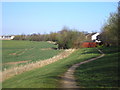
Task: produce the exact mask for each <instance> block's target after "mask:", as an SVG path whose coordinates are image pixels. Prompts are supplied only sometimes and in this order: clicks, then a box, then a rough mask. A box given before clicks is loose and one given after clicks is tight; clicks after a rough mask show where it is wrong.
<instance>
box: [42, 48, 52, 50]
mask: <svg viewBox="0 0 120 90" xmlns="http://www.w3.org/2000/svg"><path fill="white" fill-rule="evenodd" d="M40 50H52V48H42V49H40Z"/></svg>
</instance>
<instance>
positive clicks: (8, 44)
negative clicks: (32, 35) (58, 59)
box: [2, 40, 61, 69]
mask: <svg viewBox="0 0 120 90" xmlns="http://www.w3.org/2000/svg"><path fill="white" fill-rule="evenodd" d="M44 48H57V45H53V44H50V43H48V42H35V41H17V40H16V41H15V40H4V41H2V63H3V64H4V63H8V62H17V61H28V60H30V61H29V62H34V61H39V60H44V59H48V58H51V57H53V56H55V55H57V54H58V53H60V52H61V50H54V49H50V50H42V49H44ZM14 53H16V55H12V54H14ZM12 66H14V65H3V67H2V68H3V69H4V68H10V67H12Z"/></svg>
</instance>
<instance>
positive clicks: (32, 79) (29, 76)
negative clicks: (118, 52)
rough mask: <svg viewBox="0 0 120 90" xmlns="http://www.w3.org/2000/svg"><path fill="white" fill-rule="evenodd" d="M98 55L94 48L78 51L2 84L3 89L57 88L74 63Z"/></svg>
mask: <svg viewBox="0 0 120 90" xmlns="http://www.w3.org/2000/svg"><path fill="white" fill-rule="evenodd" d="M98 55H100V54H99V52H98V51H97V50H96V49H95V48H83V49H79V50H77V51H76V52H74V53H73V54H71V55H70V56H69V57H67V58H65V59H62V60H59V61H57V62H55V63H52V64H49V65H47V66H44V67H42V68H39V69H35V70H32V71H28V72H24V73H22V74H20V75H16V76H14V77H12V78H10V79H8V80H6V81H4V82H3V88H58V87H61V86H60V84H61V83H60V80H61V76H62V75H63V74H64V73H65V72H66V71H67V69H68V68H69V67H70V66H72V65H73V64H75V63H78V62H82V61H84V60H87V59H90V58H93V57H96V56H98Z"/></svg>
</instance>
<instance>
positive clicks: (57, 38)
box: [14, 27, 90, 49]
mask: <svg viewBox="0 0 120 90" xmlns="http://www.w3.org/2000/svg"><path fill="white" fill-rule="evenodd" d="M86 34H87V32H80V31H77V30H72V29H68V28H67V27H64V28H63V29H62V30H61V31H59V32H57V33H53V32H51V33H50V34H39V33H38V34H31V35H24V34H22V35H16V36H15V38H14V40H29V41H53V42H56V44H58V48H59V49H68V48H80V47H81V44H82V43H83V42H84V41H86V40H88V38H86ZM89 40H90V39H89Z"/></svg>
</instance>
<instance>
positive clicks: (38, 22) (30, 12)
mask: <svg viewBox="0 0 120 90" xmlns="http://www.w3.org/2000/svg"><path fill="white" fill-rule="evenodd" d="M116 11H117V2H4V3H2V26H3V27H2V30H3V35H11V34H14V35H16V34H32V33H42V34H43V33H50V32H57V31H60V30H61V29H62V28H63V27H64V26H67V27H69V28H70V29H77V30H79V31H87V32H93V31H94V32H95V31H96V32H100V29H101V27H102V25H103V24H104V23H105V21H106V20H107V18H108V17H109V14H110V13H112V12H116Z"/></svg>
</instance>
